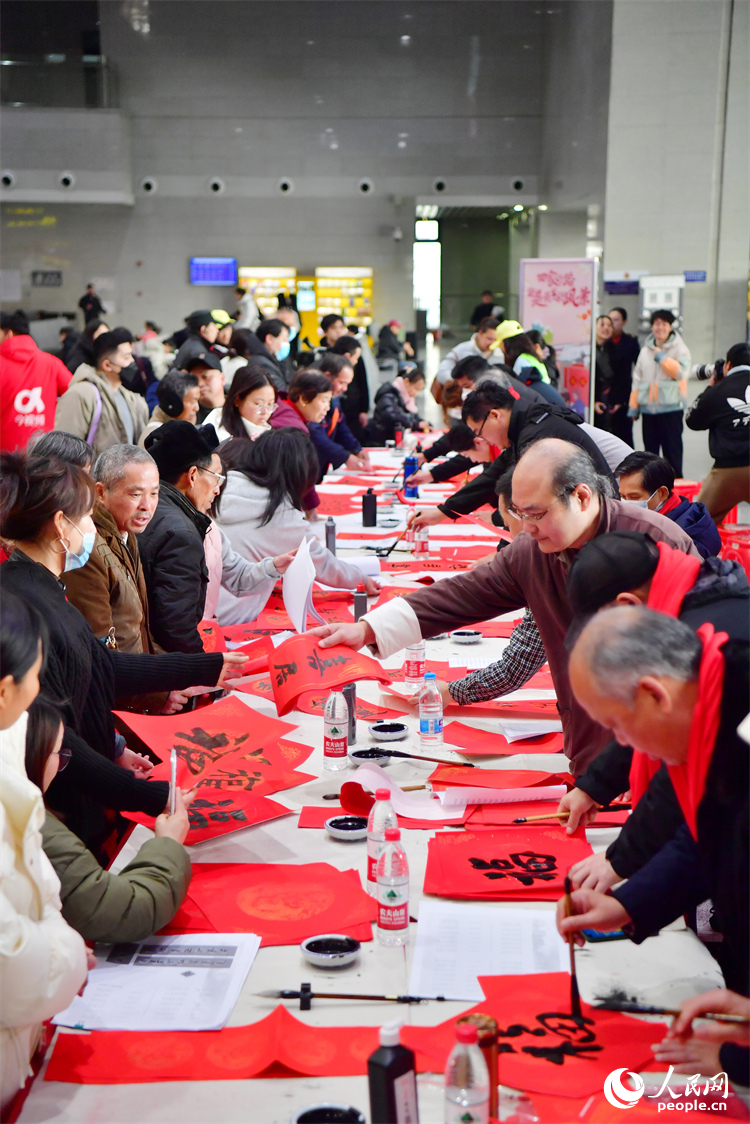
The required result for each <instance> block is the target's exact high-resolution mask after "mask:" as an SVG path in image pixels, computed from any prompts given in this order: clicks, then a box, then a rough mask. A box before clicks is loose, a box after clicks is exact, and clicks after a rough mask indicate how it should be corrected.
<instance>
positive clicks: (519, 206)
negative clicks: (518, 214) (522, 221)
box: [513, 203, 523, 211]
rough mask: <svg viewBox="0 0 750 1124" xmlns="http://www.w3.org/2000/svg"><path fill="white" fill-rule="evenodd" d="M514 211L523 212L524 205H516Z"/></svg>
mask: <svg viewBox="0 0 750 1124" xmlns="http://www.w3.org/2000/svg"><path fill="white" fill-rule="evenodd" d="M513 210H514V211H522V210H523V203H516V205H515V207H514V208H513Z"/></svg>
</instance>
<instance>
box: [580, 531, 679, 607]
mask: <svg viewBox="0 0 750 1124" xmlns="http://www.w3.org/2000/svg"><path fill="white" fill-rule="evenodd" d="M658 562H659V550H658V548H657V545H656V543H655V542H654V540H653V539H652V538H651V536H650V535H645V534H640V533H639V532H637V531H610V532H609V533H608V534H606V535H599V536H597V538H595V539H593V540H592V541H591V542H589V543H586V545H585V546H584V547H582V549H581V550H579V552H578V554H577V555H576V557H575V558H574V559H573V563H572V565H571V567H570V574H569V575H568V585H567V590H568V600H569V601H570V607H571V609H572V610H573V615H574V616H575V617H578V616H582V615H590V614H591V613H596V612H597V611H598V610H599V609H603V608H604V606H605V605H609V604H610V603H611V602H612V601H614V599H615V598H616V597H617V595H618V593H628V592H630V591H631V590H634V589H639V588H640V587H641V586H642V585H645V583H646V582H647V581H649V580H650V579H651V578H652V577H653V576H654V573H655V571H656V567H657V565H658Z"/></svg>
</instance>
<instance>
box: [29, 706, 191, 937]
mask: <svg viewBox="0 0 750 1124" xmlns="http://www.w3.org/2000/svg"><path fill="white" fill-rule="evenodd" d="M63 734H64V727H63V722H62V717H61V712H60V708H59V707H58V706H57V705H56V704H55V703H53V702H51V701H50V700H49V699H47V698H45V697H44V696H39V697H38V698H37V699H36V700H35V701H34V702H33V703H32V704H31V706H30V707H29V721H28V727H27V730H26V773H27V775H28V777H29V779H30V780H31V781H33V782H34V784H35V785H36V786H37V787H38V788H40V789H41V791H42V792H43V793H46V791H47V789H48V788H49V786H50V785H51V783H52V781H53V780H54V779H55V777H56V776H57V775H58V773H60V772H62V771H63V769H65V767H66V766H67V764H68V758H69V757H70V750H69V749H65V748H63ZM175 805H176V808H175V813H174V815H170V814H169V813H168V812H162V814H161V815H160V816H157V818H156V822H155V824H154V836H155V838H154V839H148V840H146V842H145V843H144V844H143V846H142V847H141V848H140V850H139V851H138V854H137V855H136V856H135V858H134V859H133V861H132V862H131V863H129V864H128V866H126V867H125V868H124V870H123V871H122V872H121V873H120V874H111V873H110V872H109V871H107V870H104V869H103V867H102V866H101V865H100V864H99V862H98V861H97V860H96V858H95V857H94V855H92V854H91V852H90V851H89V850H87V849H86V845H85V844H84V843H83V842H82V840H80V839H79V838H78V836H77V835H74V834H73V832H72V831H69V830H68V828H67V827H66V826H65V825H64V824H63V823H61V822H60V820H59V819H57V817H56V816H55V815H53V813H52V812H49V811H48V812H47V816H46V819H45V820H44V826H43V827H42V845H43V847H44V853H45V854H46V856H47V858H48V859H49V860H50V862H51V863H52V866H53V867H54V869H55V872H56V874H57V876H58V877H59V879H60V898H61V900H62V914H63V917H64V918H65V920H66V921H67V923H68V924H69V925H72V927H73V928H74V929H75V930H76V932H78V933H80V934H81V936H82V937H83V939H84V940H86V941H102V942H103V943H104V944H115V943H116V942H120V941H142V940H145V938H146V937H150V936H151V935H152V933H155V932H156V931H157V929H161V928H162V926H163V925H168V924H169V922H170V921H171V920H172V918H173V917H174V915H175V913H176V912H177V910H178V908H179V906H180V904H181V903H182V901H183V900H184V898H185V894H186V893H187V888H188V885H189V883H190V874H191V866H190V859H189V858H188V854H187V851H186V850H185V848H184V847H183V846H182V844H183V843H184V842H185V837H186V835H187V832H188V827H189V823H188V813H187V804H186V801H185V797H184V796H183V794H182V791H181V790H180V789H179V788H178V789H177V790H176V792H175Z"/></svg>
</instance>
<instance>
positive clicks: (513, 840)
mask: <svg viewBox="0 0 750 1124" xmlns="http://www.w3.org/2000/svg"><path fill="white" fill-rule="evenodd" d="M427 847H428V850H427V873H426V874H425V880H424V892H425V893H426V894H437V895H438V897H441V898H468V899H470V900H474V901H557V899H558V898H559V897H560V896H561V895H562V893H563V891H564V880H565V875H566V874H567V872H568V870H569V869H570V867H571V866H573V864H574V863H577V862H580V861H581V859H585V858H588V857H589V856H590V855H591V854H592V853H593V852H592V850H591V847H590V846H589V845H588V843H587V842H586V835H585V832H584V830H583V828H579V829H578V831H576V832H575V834H574V835H566V833H565V829H564V828H563V827H558V826H556V827H538V826H536V825H532V826H529V827H523V826H520V825H519V826H517V827H507V828H499V829H497V830H496V831H481V832H472V831H461V832H439V833H438V834H437V835H435V836H434V837H433V838H432V839H431V840H430V841H429V843H428V845H427Z"/></svg>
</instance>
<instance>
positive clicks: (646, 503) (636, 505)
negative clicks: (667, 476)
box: [630, 488, 662, 511]
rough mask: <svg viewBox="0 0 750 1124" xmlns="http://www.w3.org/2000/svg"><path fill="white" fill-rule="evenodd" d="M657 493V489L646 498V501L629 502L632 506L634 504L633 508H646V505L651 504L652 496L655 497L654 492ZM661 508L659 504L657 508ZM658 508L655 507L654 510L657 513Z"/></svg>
mask: <svg viewBox="0 0 750 1124" xmlns="http://www.w3.org/2000/svg"><path fill="white" fill-rule="evenodd" d="M658 491H659V489H658V488H657V489H656V491H655V492H652V493H651V495H650V496H649V497H648V499H647V500H631V501H630V502H631V503H632V504H634V506H635V507H648V505H649V504H650V503H651V500H652V499H653V498H654V496H655V495H656V492H658ZM661 506H662V505H661V504H659V507H661ZM659 507H657V509H656V510H657V511H658V510H659Z"/></svg>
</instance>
